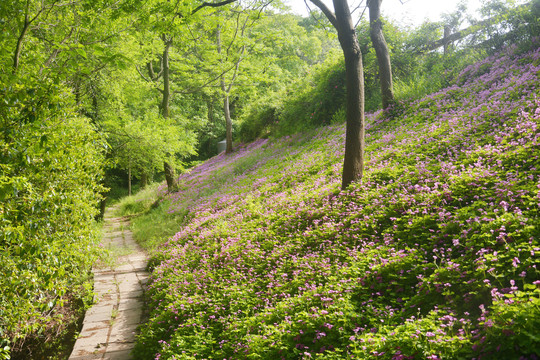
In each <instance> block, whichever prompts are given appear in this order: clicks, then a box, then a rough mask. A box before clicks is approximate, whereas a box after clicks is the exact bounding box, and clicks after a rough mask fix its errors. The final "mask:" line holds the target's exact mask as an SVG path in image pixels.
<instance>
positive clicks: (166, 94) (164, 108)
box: [161, 35, 172, 118]
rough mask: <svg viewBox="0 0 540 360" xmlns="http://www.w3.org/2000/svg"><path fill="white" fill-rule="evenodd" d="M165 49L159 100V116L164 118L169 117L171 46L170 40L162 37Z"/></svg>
mask: <svg viewBox="0 0 540 360" xmlns="http://www.w3.org/2000/svg"><path fill="white" fill-rule="evenodd" d="M162 40H163V43H164V44H165V49H164V50H163V59H162V61H163V98H162V100H161V115H163V117H164V118H169V117H170V116H171V112H170V105H169V104H170V102H171V81H170V68H169V49H170V48H171V46H172V38H167V37H166V36H165V35H163V36H162Z"/></svg>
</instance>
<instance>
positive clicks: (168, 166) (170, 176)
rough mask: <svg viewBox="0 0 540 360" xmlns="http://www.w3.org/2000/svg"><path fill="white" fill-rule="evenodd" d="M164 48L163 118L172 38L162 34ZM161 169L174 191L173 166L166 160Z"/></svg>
mask: <svg viewBox="0 0 540 360" xmlns="http://www.w3.org/2000/svg"><path fill="white" fill-rule="evenodd" d="M162 40H163V43H164V44H165V49H164V50H163V59H162V64H163V65H162V66H163V68H162V71H163V99H162V101H161V107H160V108H161V115H162V116H163V117H164V118H169V117H171V113H170V106H169V104H170V101H171V82H170V69H169V49H170V48H171V46H172V43H173V40H172V37H171V38H167V36H166V35H163V36H162ZM163 171H164V172H165V180H166V181H167V189H168V190H169V192H174V191H176V190H177V189H178V183H177V181H176V174H175V171H174V168H173V167H172V166H171V164H170V163H169V162H167V161H164V162H163Z"/></svg>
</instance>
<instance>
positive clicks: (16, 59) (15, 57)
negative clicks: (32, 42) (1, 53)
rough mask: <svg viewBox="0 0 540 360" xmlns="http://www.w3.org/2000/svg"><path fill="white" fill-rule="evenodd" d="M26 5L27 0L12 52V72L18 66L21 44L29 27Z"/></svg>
mask: <svg viewBox="0 0 540 360" xmlns="http://www.w3.org/2000/svg"><path fill="white" fill-rule="evenodd" d="M28 7H29V1H27V3H26V11H25V15H24V25H23V28H22V30H21V33H20V35H19V38H18V39H17V46H16V47H15V53H14V54H13V73H15V72H16V71H17V69H18V68H19V61H20V58H21V51H22V44H23V40H24V37H25V35H26V33H27V32H28V29H29V28H30V23H31V22H30V20H29V18H28Z"/></svg>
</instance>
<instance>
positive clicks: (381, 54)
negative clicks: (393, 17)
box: [368, 0, 394, 109]
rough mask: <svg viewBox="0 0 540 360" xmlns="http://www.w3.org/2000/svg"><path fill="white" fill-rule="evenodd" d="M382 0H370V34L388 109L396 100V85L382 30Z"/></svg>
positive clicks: (384, 105) (384, 106)
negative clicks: (393, 81)
mask: <svg viewBox="0 0 540 360" xmlns="http://www.w3.org/2000/svg"><path fill="white" fill-rule="evenodd" d="M381 3H382V0H369V1H368V7H369V28H370V30H369V35H370V37H371V42H372V43H373V48H374V49H375V53H376V55H377V63H378V64H379V77H380V82H381V97H382V107H383V109H386V108H387V107H388V106H390V105H391V104H392V103H393V102H394V85H393V83H392V62H391V61H390V52H389V51H388V44H386V39H385V38H384V34H383V31H382V28H383V24H382V20H381Z"/></svg>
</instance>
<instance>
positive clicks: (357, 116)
mask: <svg viewBox="0 0 540 360" xmlns="http://www.w3.org/2000/svg"><path fill="white" fill-rule="evenodd" d="M310 1H311V2H312V3H313V4H315V5H316V6H317V7H318V8H319V9H321V11H322V12H323V14H324V15H325V16H326V17H327V18H328V20H329V21H330V23H331V24H332V25H333V26H334V27H335V28H336V29H337V32H338V39H339V43H340V45H341V49H342V50H343V55H344V57H345V77H346V82H345V85H346V87H347V107H346V118H347V129H346V131H345V158H344V160H343V175H342V182H341V188H342V190H345V189H346V188H347V187H348V186H349V185H350V184H351V183H352V182H355V181H360V180H362V175H363V172H364V148H365V142H364V132H365V130H364V128H365V116H364V69H363V65H362V52H361V50H360V44H359V43H358V38H357V36H356V30H355V28H354V24H353V21H352V17H351V11H350V9H349V4H348V3H347V0H333V2H334V11H335V14H334V13H333V12H332V11H331V10H330V9H329V8H328V7H327V6H326V5H325V4H324V3H323V2H322V1H321V0H310Z"/></svg>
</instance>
